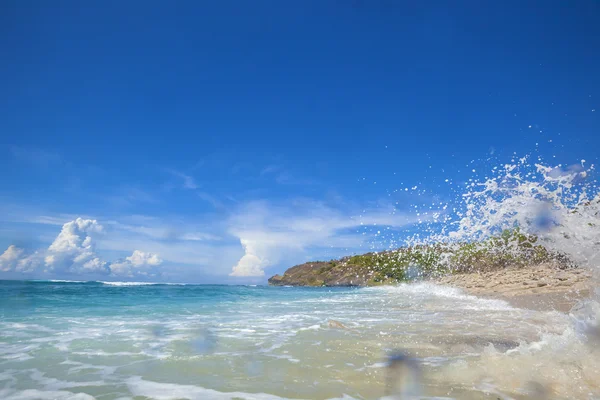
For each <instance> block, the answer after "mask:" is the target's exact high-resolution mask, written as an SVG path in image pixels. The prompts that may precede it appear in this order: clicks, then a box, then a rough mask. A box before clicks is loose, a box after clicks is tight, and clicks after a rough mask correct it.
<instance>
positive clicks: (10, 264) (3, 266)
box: [0, 244, 25, 272]
mask: <svg viewBox="0 0 600 400" xmlns="http://www.w3.org/2000/svg"><path fill="white" fill-rule="evenodd" d="M24 252H25V250H23V249H20V248H18V247H17V246H15V245H12V244H11V245H10V246H8V249H6V250H5V251H4V253H2V255H1V256H0V271H4V272H6V271H10V270H12V269H14V268H15V266H16V265H17V262H18V261H19V259H20V258H21V256H22V255H23V253H24Z"/></svg>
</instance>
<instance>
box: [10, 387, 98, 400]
mask: <svg viewBox="0 0 600 400" xmlns="http://www.w3.org/2000/svg"><path fill="white" fill-rule="evenodd" d="M0 398H1V399H3V400H96V398H95V397H93V396H90V395H89V394H85V393H72V392H67V391H63V390H37V389H27V390H22V391H14V390H11V389H0Z"/></svg>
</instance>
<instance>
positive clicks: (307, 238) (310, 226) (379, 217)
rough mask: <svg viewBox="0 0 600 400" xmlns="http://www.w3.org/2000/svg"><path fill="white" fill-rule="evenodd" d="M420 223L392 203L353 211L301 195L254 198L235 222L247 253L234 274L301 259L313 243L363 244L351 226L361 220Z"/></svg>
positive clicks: (330, 245) (245, 274) (366, 222)
mask: <svg viewBox="0 0 600 400" xmlns="http://www.w3.org/2000/svg"><path fill="white" fill-rule="evenodd" d="M350 214H351V213H350ZM414 222H415V219H414V217H409V216H408V215H406V214H400V213H396V212H395V210H393V209H391V208H390V209H387V208H378V209H376V210H371V211H370V212H363V213H362V215H361V213H355V215H354V216H350V215H349V213H347V212H342V211H341V210H340V209H337V208H332V207H329V206H327V205H326V204H324V203H322V202H315V201H306V200H304V201H302V200H299V201H295V202H291V203H288V204H283V205H276V204H272V203H268V202H264V201H263V202H253V203H249V204H247V205H246V206H245V207H243V208H242V209H240V210H238V212H237V213H236V214H235V215H234V216H233V217H232V218H231V220H230V221H229V223H230V234H232V235H234V236H236V237H237V238H239V240H240V243H241V244H242V246H243V248H244V255H243V256H242V258H240V259H239V261H238V262H237V263H236V264H235V265H234V266H233V268H232V271H231V273H230V274H229V275H230V276H234V277H261V276H264V274H265V272H264V270H265V268H268V267H270V266H273V265H276V264H277V263H279V262H281V261H282V260H284V259H286V260H287V259H290V258H292V256H293V257H294V258H298V257H299V256H300V255H301V254H302V253H304V252H305V250H306V249H307V248H317V247H321V248H325V247H327V248H338V249H341V248H351V247H357V246H359V245H360V244H361V243H362V242H363V240H364V239H363V237H362V236H361V235H358V234H351V233H348V232H346V231H347V230H348V229H351V228H356V227H360V226H361V225H371V226H372V225H377V226H390V227H402V226H405V225H408V224H410V223H414Z"/></svg>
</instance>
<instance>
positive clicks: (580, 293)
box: [435, 264, 593, 312]
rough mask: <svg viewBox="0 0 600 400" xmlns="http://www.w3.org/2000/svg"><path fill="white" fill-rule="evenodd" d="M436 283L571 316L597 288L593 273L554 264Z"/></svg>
mask: <svg viewBox="0 0 600 400" xmlns="http://www.w3.org/2000/svg"><path fill="white" fill-rule="evenodd" d="M435 282H436V283H438V284H440V285H448V286H453V287H457V288H461V289H463V290H465V291H466V292H467V293H470V294H473V295H476V296H479V297H489V298H497V299H503V300H506V301H508V302H509V303H510V304H512V305H513V306H515V307H520V308H529V309H534V310H540V311H547V310H557V311H561V312H568V311H569V310H570V309H571V308H572V307H573V306H574V305H575V304H577V302H578V301H579V300H581V299H584V298H586V297H588V296H589V294H590V290H592V288H593V286H592V280H591V274H590V272H589V271H587V270H585V269H582V268H570V269H560V268H558V267H557V266H555V265H552V264H542V265H537V266H532V267H526V268H506V269H502V270H496V271H490V272H473V273H463V274H456V275H451V276H445V277H443V278H439V279H436V280H435Z"/></svg>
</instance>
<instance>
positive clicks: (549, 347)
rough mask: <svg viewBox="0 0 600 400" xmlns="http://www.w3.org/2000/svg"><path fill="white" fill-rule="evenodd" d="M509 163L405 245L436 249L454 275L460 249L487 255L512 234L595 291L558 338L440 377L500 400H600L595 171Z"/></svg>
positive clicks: (489, 355)
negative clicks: (587, 280)
mask: <svg viewBox="0 0 600 400" xmlns="http://www.w3.org/2000/svg"><path fill="white" fill-rule="evenodd" d="M512 161H513V162H512V163H511V164H506V165H503V166H502V167H494V168H493V169H492V170H491V172H490V174H489V176H486V177H484V179H483V180H479V179H475V178H474V179H469V181H468V182H466V184H465V190H464V192H462V193H458V195H457V201H456V203H457V204H454V205H452V206H450V205H446V206H444V207H443V210H442V211H441V212H437V213H435V214H434V216H433V220H432V221H430V222H429V223H427V224H424V225H425V226H426V229H425V231H426V232H427V233H428V234H425V235H424V234H423V233H420V234H417V235H415V236H412V237H411V238H410V239H409V240H408V241H407V244H408V245H410V246H423V247H424V248H428V247H429V248H430V247H432V246H436V251H439V250H440V248H442V249H443V251H442V252H443V253H445V255H446V256H445V257H442V259H441V262H442V263H444V262H445V263H446V264H447V269H449V270H453V269H456V268H457V265H456V258H453V256H455V255H456V253H457V251H458V249H459V248H461V247H460V246H464V244H465V243H470V244H471V245H472V246H474V248H475V249H483V248H485V249H486V250H488V251H489V250H490V240H494V238H498V237H502V234H503V233H504V234H506V233H507V232H515V231H516V232H518V233H519V236H520V237H521V238H526V240H531V242H532V246H531V247H532V248H533V247H534V246H533V243H535V246H543V248H544V249H545V250H546V252H547V254H550V255H552V258H553V260H554V261H560V262H562V263H563V264H564V266H563V267H567V266H571V267H574V266H578V267H581V268H585V269H588V270H589V271H590V272H591V275H592V277H593V285H592V286H593V288H592V290H591V293H590V297H589V298H588V299H586V300H584V301H581V302H580V303H579V304H577V305H576V306H575V307H573V308H572V310H571V311H570V313H569V318H570V320H571V324H570V325H568V326H567V327H566V328H564V330H563V331H561V332H553V333H544V334H543V335H542V340H540V341H535V342H531V343H521V344H520V345H519V346H518V347H516V348H514V349H510V350H509V351H501V350H499V349H497V348H495V347H494V346H493V345H491V346H490V347H489V348H488V349H486V351H485V352H484V353H483V355H482V358H481V359H479V360H478V361H477V363H469V362H461V363H457V364H456V366H455V368H453V369H450V370H447V371H445V373H446V374H447V375H446V376H445V378H446V379H449V380H450V381H455V382H464V384H465V385H466V384H468V382H474V381H479V382H481V384H480V388H481V389H482V390H483V391H485V392H487V393H491V394H495V395H497V397H498V398H503V399H504V398H513V397H511V396H507V395H503V394H502V390H503V389H502V388H504V389H506V390H509V391H511V392H512V393H513V394H512V396H514V395H515V394H514V393H515V392H513V391H512V389H508V388H513V389H514V388H519V389H517V391H516V393H517V394H519V393H520V395H522V396H523V398H544V399H546V398H598V397H596V396H600V388H599V386H598V383H597V382H599V381H600V364H599V362H598V360H599V359H600V353H599V352H598V344H599V343H600V290H598V289H597V288H598V282H600V190H599V186H598V182H597V180H595V179H594V175H595V172H596V171H595V167H594V165H587V164H586V161H585V160H581V161H580V162H579V163H577V164H575V165H572V166H568V167H565V166H563V165H557V166H554V167H552V166H548V165H545V164H544V163H543V162H542V160H541V159H538V160H536V162H531V157H530V156H526V157H523V158H514V159H513V160H512ZM446 210H447V211H446ZM519 236H510V237H511V238H518V237H519ZM492 243H493V244H494V246H495V247H498V245H499V243H500V244H501V246H500V247H501V248H495V249H494V250H495V251H497V252H501V253H503V254H517V253H518V252H519V251H520V250H519V246H520V244H521V241H520V240H507V241H504V242H502V241H497V240H496V241H493V242H492ZM440 246H441V247H440ZM527 256H530V254H527ZM523 323H527V321H523ZM517 366H518V367H517ZM498 371H501V373H499V372H498ZM525 377H527V379H529V381H527V379H525ZM540 382H543V384H541V383H540ZM575 382H576V383H575ZM518 398H521V397H518Z"/></svg>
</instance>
